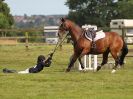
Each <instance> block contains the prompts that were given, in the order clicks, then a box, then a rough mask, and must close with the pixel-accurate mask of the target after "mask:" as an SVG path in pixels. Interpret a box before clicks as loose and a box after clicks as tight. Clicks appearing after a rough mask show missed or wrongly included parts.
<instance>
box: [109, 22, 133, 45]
mask: <svg viewBox="0 0 133 99" xmlns="http://www.w3.org/2000/svg"><path fill="white" fill-rule="evenodd" d="M110 28H111V31H114V32H117V33H118V34H119V35H122V28H124V35H125V39H126V42H127V43H133V19H115V20H111V22H110ZM126 36H127V37H126ZM129 36H132V37H129Z"/></svg>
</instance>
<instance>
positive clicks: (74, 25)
mask: <svg viewBox="0 0 133 99" xmlns="http://www.w3.org/2000/svg"><path fill="white" fill-rule="evenodd" d="M67 21H68V22H69V23H70V24H71V26H72V27H74V28H75V29H76V30H78V31H79V33H80V34H83V33H84V30H83V29H82V28H81V27H80V26H79V25H77V24H76V23H75V22H73V21H71V20H69V19H67Z"/></svg>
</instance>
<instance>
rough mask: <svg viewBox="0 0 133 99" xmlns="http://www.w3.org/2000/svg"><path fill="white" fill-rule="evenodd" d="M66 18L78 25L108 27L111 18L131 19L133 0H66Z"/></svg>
mask: <svg viewBox="0 0 133 99" xmlns="http://www.w3.org/2000/svg"><path fill="white" fill-rule="evenodd" d="M66 5H67V6H68V7H69V9H70V11H69V14H68V18H69V19H71V20H73V21H75V22H76V23H77V24H79V25H84V24H95V25H97V26H99V27H108V26H109V23H110V21H111V20H112V19H133V10H132V9H133V0H67V2H66Z"/></svg>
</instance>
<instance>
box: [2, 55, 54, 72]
mask: <svg viewBox="0 0 133 99" xmlns="http://www.w3.org/2000/svg"><path fill="white" fill-rule="evenodd" d="M52 55H53V53H51V54H49V56H48V58H47V59H45V56H44V55H39V56H38V58H37V64H36V65H35V66H34V67H31V68H28V69H26V70H24V71H19V72H17V73H19V74H27V73H38V72H40V71H42V70H43V68H44V67H50V65H51V62H52ZM3 72H4V73H15V72H16V71H15V70H9V69H6V68H5V69H3Z"/></svg>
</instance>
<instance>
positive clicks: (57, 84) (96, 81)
mask: <svg viewBox="0 0 133 99" xmlns="http://www.w3.org/2000/svg"><path fill="white" fill-rule="evenodd" d="M53 48H54V45H50V46H49V45H45V46H30V48H29V50H28V51H26V50H25V47H24V46H19V45H18V46H0V99H133V58H126V64H125V67H124V68H121V69H119V70H118V71H117V72H116V73H115V74H111V73H110V72H111V69H109V68H102V69H101V71H99V72H96V73H94V72H92V71H87V72H80V71H78V70H77V69H76V68H74V69H73V70H72V71H71V72H70V73H65V72H64V71H65V69H66V67H67V64H68V62H69V57H70V56H71V54H72V50H73V48H72V47H71V46H70V45H64V46H63V50H62V51H60V50H57V52H56V53H55V55H54V57H53V62H52V65H51V67H49V68H44V70H43V71H41V72H40V73H37V74H24V75H20V74H16V73H15V74H4V73H2V69H3V68H9V69H15V70H18V71H19V70H24V69H26V68H28V67H31V66H34V65H35V64H36V58H37V56H38V55H40V54H44V55H47V54H48V53H49V52H50V51H51V50H52V49H53Z"/></svg>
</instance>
